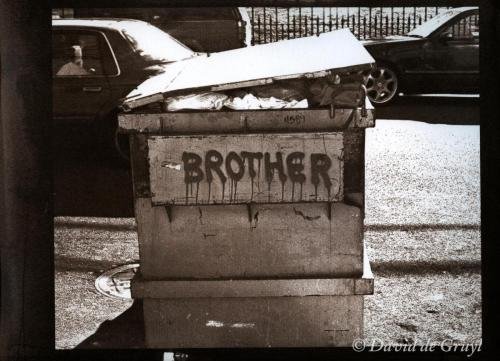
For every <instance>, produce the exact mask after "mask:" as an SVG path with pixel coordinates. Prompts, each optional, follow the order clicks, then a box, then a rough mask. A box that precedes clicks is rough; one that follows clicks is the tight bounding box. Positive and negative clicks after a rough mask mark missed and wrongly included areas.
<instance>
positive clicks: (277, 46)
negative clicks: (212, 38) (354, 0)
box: [122, 29, 375, 110]
mask: <svg viewBox="0 0 500 361" xmlns="http://www.w3.org/2000/svg"><path fill="white" fill-rule="evenodd" d="M374 62H375V60H374V59H373V58H372V57H371V55H370V54H369V53H368V51H367V50H366V49H365V48H364V46H363V45H362V44H361V42H360V41H358V40H357V39H356V37H355V36H354V35H353V34H352V33H351V32H350V31H349V30H348V29H342V30H337V31H332V32H327V33H323V34H320V35H319V36H310V37H304V38H298V39H291V40H283V41H278V42H275V43H269V44H263V45H255V46H250V47H246V48H240V49H234V50H229V51H224V52H220V53H214V54H203V55H200V56H197V57H194V58H189V59H184V60H180V61H177V62H174V63H170V64H168V65H166V66H165V68H164V70H165V71H164V72H163V73H161V74H159V75H156V76H154V77H151V78H149V79H147V80H146V81H144V82H143V83H142V84H140V85H139V86H138V87H137V88H135V89H134V90H132V92H130V93H129V94H128V95H127V97H126V98H125V100H124V101H123V104H122V108H123V109H124V110H131V109H133V108H136V107H139V106H143V105H146V104H148V103H153V102H156V101H159V100H161V99H163V95H164V94H166V93H172V92H175V91H181V90H191V89H193V90H195V89H196V90H200V89H207V88H209V89H210V90H212V91H220V90H227V89H236V88H244V87H249V86H257V85H263V84H270V83H272V82H273V81H275V80H284V79H295V78H302V77H307V78H311V77H324V76H327V75H329V74H330V71H332V70H335V71H357V70H365V69H369V68H371V65H372V64H373V63H374Z"/></svg>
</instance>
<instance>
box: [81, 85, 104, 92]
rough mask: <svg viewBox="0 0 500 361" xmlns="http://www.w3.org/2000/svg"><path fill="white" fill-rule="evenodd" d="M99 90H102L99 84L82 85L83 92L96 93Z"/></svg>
mask: <svg viewBox="0 0 500 361" xmlns="http://www.w3.org/2000/svg"><path fill="white" fill-rule="evenodd" d="M101 90H102V87H100V86H84V87H83V91H84V92H91V93H98V92H100V91H101Z"/></svg>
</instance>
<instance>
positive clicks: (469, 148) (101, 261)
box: [55, 121, 481, 348]
mask: <svg viewBox="0 0 500 361" xmlns="http://www.w3.org/2000/svg"><path fill="white" fill-rule="evenodd" d="M366 158H367V159H366V164H367V166H366V217H365V242H366V245H367V252H368V255H369V258H370V261H371V266H372V270H373V272H374V275H375V292H374V295H373V296H367V297H365V338H366V339H367V340H368V341H370V340H373V339H379V340H383V341H385V342H388V343H404V342H412V341H417V342H419V343H425V342H427V340H431V341H433V342H439V341H443V340H447V339H449V340H455V341H459V342H469V343H471V342H478V341H479V340H480V338H481V293H480V292H481V279H480V265H481V263H480V249H481V248H480V213H479V212H480V204H479V183H480V182H479V127H478V126H446V125H429V124H424V123H417V122H402V121H377V126H376V128H374V129H369V130H368V131H367V142H366ZM138 259H139V254H138V244H137V233H136V231H135V221H134V219H131V218H126V219H113V218H77V217H58V218H56V220H55V271H56V272H55V286H56V289H55V292H56V347H57V348H73V347H75V346H76V345H78V344H79V343H81V342H82V341H83V340H84V339H86V338H87V337H89V336H90V335H92V334H93V333H94V332H95V330H96V329H97V328H98V327H99V325H100V324H102V323H103V322H104V321H106V320H110V319H113V318H115V317H117V316H119V315H120V314H122V313H123V312H124V311H125V310H127V309H128V308H129V307H130V306H131V305H132V301H131V300H115V299H111V298H106V297H105V296H102V295H101V294H99V293H98V292H97V291H96V290H95V288H94V281H95V279H96V277H97V276H99V275H100V274H101V273H102V272H104V271H106V270H108V269H110V268H113V267H114V266H118V265H121V264H125V263H133V262H137V261H138ZM94 346H95V347H98V346H99V345H94Z"/></svg>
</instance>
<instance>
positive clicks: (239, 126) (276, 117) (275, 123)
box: [119, 99, 375, 135]
mask: <svg viewBox="0 0 500 361" xmlns="http://www.w3.org/2000/svg"><path fill="white" fill-rule="evenodd" d="M365 107H366V115H363V114H362V113H363V111H362V109H361V108H356V109H348V108H342V107H334V108H332V109H330V108H319V109H303V110H254V111H207V112H199V111H197V112H182V113H174V112H171V113H160V114H145V113H143V114H141V113H138V114H120V115H119V124H120V131H121V132H123V133H147V134H165V135H167V134H172V135H176V134H195V133H198V134H205V133H212V134H213V133H250V132H266V131H286V132H306V131H314V132H318V131H335V130H342V129H346V128H368V127H373V126H375V120H374V109H373V106H372V105H371V104H370V102H369V101H368V100H367V99H366V100H365ZM332 110H333V112H332Z"/></svg>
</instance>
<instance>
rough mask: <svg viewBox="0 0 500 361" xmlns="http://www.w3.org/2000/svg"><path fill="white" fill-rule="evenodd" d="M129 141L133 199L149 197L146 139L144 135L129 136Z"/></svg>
mask: <svg viewBox="0 0 500 361" xmlns="http://www.w3.org/2000/svg"><path fill="white" fill-rule="evenodd" d="M129 140H130V162H131V168H132V185H133V187H134V198H144V197H151V191H150V187H149V167H148V143H147V138H146V136H145V135H142V134H135V135H131V136H130V137H129Z"/></svg>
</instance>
